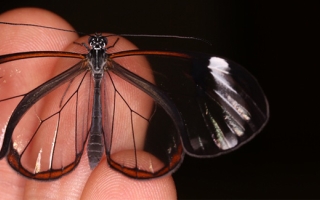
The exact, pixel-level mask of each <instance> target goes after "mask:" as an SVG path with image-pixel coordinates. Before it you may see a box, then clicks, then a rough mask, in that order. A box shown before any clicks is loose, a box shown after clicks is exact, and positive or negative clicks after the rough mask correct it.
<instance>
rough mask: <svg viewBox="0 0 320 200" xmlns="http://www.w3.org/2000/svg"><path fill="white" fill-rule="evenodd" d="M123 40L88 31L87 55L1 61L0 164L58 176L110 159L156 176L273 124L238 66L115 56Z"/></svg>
mask: <svg viewBox="0 0 320 200" xmlns="http://www.w3.org/2000/svg"><path fill="white" fill-rule="evenodd" d="M0 25H3V26H4V25H19V26H35V27H38V28H47V29H56V30H61V29H57V28H52V27H45V26H41V25H32V24H14V23H8V22H0ZM64 31H66V30H64ZM119 36H137V35H118V36H117V35H108V36H104V35H102V34H95V35H90V36H88V43H87V44H85V43H83V44H80V45H79V44H75V45H78V46H79V47H80V48H82V49H84V50H86V51H87V52H86V53H78V52H71V51H70V52H68V51H32V52H19V53H11V54H6V55H0V110H1V123H0V125H1V128H2V133H0V134H1V135H0V147H1V150H0V159H2V158H4V157H6V158H7V160H8V163H9V164H10V166H12V167H13V169H15V170H16V171H17V172H19V173H20V174H22V175H24V176H26V177H29V178H32V179H41V180H50V179H57V178H60V177H62V176H63V175H65V174H67V173H68V172H70V171H72V170H73V169H74V168H75V167H76V166H77V165H78V164H79V162H80V159H81V158H82V157H83V156H82V154H86V155H85V157H86V158H87V159H85V160H86V162H88V165H89V166H90V168H91V169H93V168H95V166H96V165H97V164H98V163H99V162H100V160H101V158H102V157H103V156H106V159H107V162H108V164H109V165H110V166H111V167H112V168H114V169H115V170H117V171H119V172H121V173H123V174H125V175H127V176H129V177H132V178H138V179H147V178H155V177H159V176H162V175H165V174H169V173H171V172H174V171H175V170H176V169H177V168H178V167H179V165H180V164H181V162H182V160H183V157H184V153H187V154H189V155H190V156H194V157H199V158H210V157H215V156H218V155H221V154H224V153H227V152H230V151H232V150H235V149H237V148H238V147H240V146H241V145H243V144H244V143H246V142H247V141H249V140H250V139H252V138H253V137H254V136H255V135H256V134H257V133H259V132H260V131H261V130H262V128H263V127H264V126H265V124H266V123H267V121H268V117H269V108H268V101H267V99H266V97H265V95H264V93H263V91H262V89H261V88H260V86H259V84H258V82H257V81H256V79H255V78H254V77H253V76H252V75H251V74H250V73H249V72H248V71H247V70H246V69H244V68H243V67H241V66H240V65H238V64H236V63H234V62H232V61H230V60H227V59H224V58H220V57H216V56H213V55H210V54H205V53H198V52H182V51H168V50H166V51H161V50H157V49H153V50H143V49H137V48H133V49H128V50H122V51H116V52H114V51H112V49H113V48H114V46H116V45H117V42H119V40H121V39H119ZM140 37H153V36H151V35H140ZM154 37H162V38H178V39H191V40H196V39H194V38H187V37H178V36H154ZM109 40H114V42H112V43H111V42H110V41H109ZM44 58H45V59H55V60H54V61H52V62H54V63H55V65H56V66H57V69H60V71H59V73H56V74H37V70H36V69H33V68H32V63H34V62H43V60H42V59H44ZM29 66H31V67H29ZM42 67H45V66H42ZM25 74H28V75H29V76H30V75H31V76H34V77H35V79H37V81H36V83H33V84H29V83H28V82H26V81H24V80H25V79H24V76H25ZM12 77H13V78H14V79H13V78H12ZM8 87H10V88H13V89H10V90H6V88H8Z"/></svg>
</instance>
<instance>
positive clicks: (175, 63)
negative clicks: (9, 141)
mask: <svg viewBox="0 0 320 200" xmlns="http://www.w3.org/2000/svg"><path fill="white" fill-rule="evenodd" d="M162 53H163V52H153V53H148V54H153V55H147V56H146V57H147V58H148V61H149V62H150V66H151V67H152V71H153V75H154V77H155V85H156V87H157V88H160V89H161V91H163V92H164V93H165V95H166V96H167V97H169V99H170V101H172V102H173V104H174V106H175V107H176V108H177V109H178V113H179V115H180V116H181V118H172V116H170V117H171V119H172V120H173V122H174V123H176V124H179V123H180V124H181V123H183V126H184V127H183V128H184V129H185V130H177V131H178V132H180V133H179V134H180V135H181V137H182V140H183V144H184V148H185V150H186V152H187V153H188V154H190V155H193V156H196V157H214V156H217V155H220V154H222V153H226V152H228V151H231V150H233V149H236V148H238V147H239V146H241V145H242V144H244V143H245V142H247V141H248V140H250V139H251V138H252V137H253V136H254V135H255V134H257V133H258V132H259V131H260V130H261V129H262V128H263V127H264V125H265V124H266V122H267V120H268V115H269V113H268V103H267V100H266V98H265V96H264V94H263V91H262V90H261V88H260V86H259V84H258V83H257V81H256V80H255V78H254V77H253V76H252V75H251V74H250V73H249V72H247V71H246V70H245V69H244V68H242V67H241V66H239V65H238V64H236V63H234V62H232V61H229V60H227V59H223V58H219V57H215V56H211V55H206V54H196V53H192V54H191V53H185V54H183V53H181V54H180V55H178V54H176V53H171V54H170V53H169V52H167V53H166V55H165V56H161V55H160V54H162ZM128 54H130V55H132V54H139V52H132V51H131V52H129V53H128ZM138 87H139V86H138ZM162 120H163V119H162ZM179 120H182V122H179ZM159 121H161V120H159ZM159 121H158V122H157V123H159ZM159 124H161V123H159ZM177 127H179V125H177ZM179 129H180V128H179ZM167 142H169V141H167Z"/></svg>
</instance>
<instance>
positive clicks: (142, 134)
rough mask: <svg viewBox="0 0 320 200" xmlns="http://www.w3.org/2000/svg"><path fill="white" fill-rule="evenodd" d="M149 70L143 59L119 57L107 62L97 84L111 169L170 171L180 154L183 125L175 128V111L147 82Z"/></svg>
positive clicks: (147, 174) (140, 174) (149, 174)
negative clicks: (101, 102) (106, 66)
mask: <svg viewBox="0 0 320 200" xmlns="http://www.w3.org/2000/svg"><path fill="white" fill-rule="evenodd" d="M119 63H121V64H122V65H123V66H126V67H123V66H122V65H120V64H119ZM128 66H129V67H128ZM126 68H129V69H131V70H133V71H134V73H132V72H130V71H129V70H127V69H126ZM150 72H151V71H150V68H149V66H148V63H147V62H146V61H145V58H144V57H134V58H133V57H130V58H129V57H125V58H124V59H123V60H121V59H120V60H119V59H118V60H117V61H116V62H115V61H110V62H109V71H108V73H107V74H106V75H105V80H104V83H103V87H104V89H103V91H105V92H104V94H103V95H102V96H104V97H103V99H104V101H103V102H105V103H104V105H103V110H104V112H103V113H104V114H105V115H104V120H103V121H104V126H103V127H104V133H105V146H106V155H107V160H108V163H109V164H110V166H111V167H113V168H114V169H116V170H118V171H120V172H122V173H124V174H125V175H127V176H130V177H134V178H154V177H159V176H162V175H164V174H167V173H169V172H173V171H174V170H175V169H177V167H178V166H179V165H180V163H181V161H182V159H183V155H184V154H183V147H182V142H181V139H180V134H181V133H180V131H183V130H184V126H183V125H182V124H179V126H180V127H177V124H178V122H182V120H181V119H180V115H179V113H178V110H177V109H176V107H175V105H174V104H173V102H172V101H171V100H170V99H169V98H168V97H167V96H166V95H165V94H164V93H163V92H162V91H161V90H159V89H158V88H157V87H156V86H155V85H154V84H152V83H153V82H154V80H153V74H152V73H150ZM175 119H176V120H175Z"/></svg>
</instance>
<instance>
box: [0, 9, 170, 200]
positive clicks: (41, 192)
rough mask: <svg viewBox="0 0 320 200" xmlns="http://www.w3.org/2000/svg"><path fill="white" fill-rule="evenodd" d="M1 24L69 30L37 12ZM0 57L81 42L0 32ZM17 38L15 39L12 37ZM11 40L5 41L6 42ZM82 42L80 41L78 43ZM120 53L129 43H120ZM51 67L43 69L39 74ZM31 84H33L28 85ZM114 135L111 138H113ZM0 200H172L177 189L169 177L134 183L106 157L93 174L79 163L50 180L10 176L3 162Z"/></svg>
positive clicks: (68, 36) (12, 14)
mask: <svg viewBox="0 0 320 200" xmlns="http://www.w3.org/2000/svg"><path fill="white" fill-rule="evenodd" d="M0 21H5V22H20V23H30V24H40V25H45V26H49V27H57V28H61V29H67V30H72V27H71V26H70V25H69V24H68V23H67V22H66V21H65V20H64V19H62V18H60V17H59V16H57V15H55V14H53V13H51V12H48V11H45V10H42V9H36V8H22V9H15V10H11V11H8V12H6V13H3V14H1V15H0ZM0 30H1V31H0V38H1V41H2V42H1V43H0V55H3V54H8V53H14V52H24V51H36V50H56V51H59V50H60V51H62V50H65V49H66V48H67V47H68V46H69V45H74V44H73V42H74V41H80V40H79V39H78V36H77V34H75V33H68V32H63V31H52V30H46V29H41V34H39V28H30V27H29V28H28V29H27V30H28V31H25V30H26V28H25V27H23V26H21V27H15V28H14V32H12V31H11V30H13V29H12V27H11V26H9V25H1V27H0ZM15 36H16V37H15ZM12 37H14V38H15V39H14V40H12V39H10V40H7V38H12ZM81 41H83V40H81ZM119 45H123V46H121V47H120V48H123V49H125V48H126V45H128V46H130V45H131V44H130V43H129V42H126V41H124V42H122V43H121V44H119ZM53 69H54V66H50V64H49V65H46V66H45V68H44V67H43V71H39V72H37V73H39V74H44V73H46V72H47V71H50V70H53ZM29 81H30V83H31V82H32V81H33V80H32V79H30V80H29ZM115 134H116V133H115ZM0 199H95V200H97V199H176V190H175V185H174V182H173V179H172V177H171V176H170V175H167V176H164V177H160V178H156V179H151V180H135V179H131V178H128V177H126V176H124V175H122V174H120V173H119V172H116V171H115V170H113V169H111V168H110V167H109V166H108V164H107V161H106V159H105V157H104V158H103V159H102V160H101V162H100V163H99V164H98V166H97V167H96V168H95V169H94V170H92V171H91V170H90V169H89V167H88V166H85V165H83V164H81V163H80V164H79V166H78V167H77V168H76V169H75V170H74V171H72V172H71V173H69V174H67V175H65V176H63V177H62V178H60V179H57V180H54V181H37V180H31V179H27V178H25V177H23V176H21V175H19V174H18V173H17V172H16V171H14V170H13V169H12V168H11V167H10V166H9V165H8V163H7V161H6V159H2V160H0Z"/></svg>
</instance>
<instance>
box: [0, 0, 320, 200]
mask: <svg viewBox="0 0 320 200" xmlns="http://www.w3.org/2000/svg"><path fill="white" fill-rule="evenodd" d="M288 2H290V3H279V1H278V3H275V2H272V1H237V0H234V1H230V0H223V1H222V0H220V1H216V0H207V1H203V0H194V1H174V0H171V1H163V0H162V1H151V0H145V1H116V0H113V1H111V0H110V1H102V0H100V1H99V0H91V1H66V0H63V1H62V0H55V1H52V2H50V1H40V0H29V1H28V3H25V2H23V1H21V2H19V1H2V2H1V6H0V12H4V11H7V10H9V9H12V8H17V7H27V6H32V7H40V8H44V9H48V10H51V11H53V12H55V13H57V14H58V15H60V16H62V17H63V18H65V19H66V20H67V21H69V23H70V24H72V25H73V26H74V28H75V29H76V30H79V31H84V32H87V33H94V32H104V31H107V32H114V33H146V34H168V35H183V36H194V37H201V38H205V39H207V40H209V41H211V42H212V44H213V46H212V48H211V52H212V53H213V54H216V55H218V56H222V57H227V58H230V59H231V60H234V61H236V62H238V63H240V64H241V65H243V66H245V67H246V68H247V69H248V70H249V71H250V72H251V73H252V74H253V75H254V76H255V77H256V78H257V79H258V80H259V83H260V84H261V87H262V88H263V89H264V91H265V93H266V95H267V97H268V99H269V103H270V111H271V117H270V121H269V123H268V124H267V126H266V128H265V129H264V130H263V131H262V132H261V133H260V134H259V135H258V136H257V137H256V138H255V139H254V140H253V141H252V142H250V143H249V144H247V145H245V146H244V147H242V148H241V149H239V150H237V151H235V152H232V153H230V154H228V155H225V156H221V157H218V158H215V159H195V158H190V157H188V156H186V158H185V161H184V163H183V164H182V166H181V167H180V169H179V170H178V171H177V172H176V173H175V174H174V175H173V177H174V179H175V182H176V187H177V190H178V197H179V198H180V199H187V198H197V199H199V198H283V197H286V198H320V194H319V189H320V172H319V171H320V160H319V158H320V157H319V155H320V154H319V152H320V147H319V146H320V145H319V139H320V137H319V135H320V130H319V127H320V126H319V124H320V120H319V119H320V118H319V115H318V113H319V104H320V103H319V97H318V93H319V89H318V87H317V86H318V85H319V84H317V81H316V80H317V78H318V72H317V71H316V69H318V68H319V67H320V66H319V62H318V60H319V56H318V53H319V41H318V40H319V36H320V34H319V32H318V31H317V30H316V28H317V27H319V19H320V17H319V16H318V15H317V13H319V12H320V9H319V6H318V5H316V3H313V1H288ZM314 2H316V1H314ZM0 31H1V29H0ZM317 58H318V59H317Z"/></svg>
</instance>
